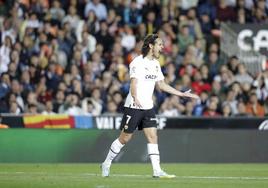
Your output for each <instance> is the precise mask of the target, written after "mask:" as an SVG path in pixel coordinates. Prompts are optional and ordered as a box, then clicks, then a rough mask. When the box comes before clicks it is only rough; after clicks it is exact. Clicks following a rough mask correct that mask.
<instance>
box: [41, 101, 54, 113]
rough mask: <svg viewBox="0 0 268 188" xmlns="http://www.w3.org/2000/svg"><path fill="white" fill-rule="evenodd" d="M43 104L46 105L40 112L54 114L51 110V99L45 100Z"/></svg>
mask: <svg viewBox="0 0 268 188" xmlns="http://www.w3.org/2000/svg"><path fill="white" fill-rule="evenodd" d="M45 106H46V107H45V110H44V111H42V114H44V115H54V114H56V113H55V112H54V111H53V103H52V101H46V104H45Z"/></svg>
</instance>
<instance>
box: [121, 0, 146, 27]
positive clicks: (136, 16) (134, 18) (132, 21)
mask: <svg viewBox="0 0 268 188" xmlns="http://www.w3.org/2000/svg"><path fill="white" fill-rule="evenodd" d="M141 22H142V14H141V10H140V9H138V6H137V2H136V0H131V2H130V5H129V6H126V7H125V9H124V23H125V24H126V25H129V26H130V27H133V26H136V25H138V24H140V23H141Z"/></svg>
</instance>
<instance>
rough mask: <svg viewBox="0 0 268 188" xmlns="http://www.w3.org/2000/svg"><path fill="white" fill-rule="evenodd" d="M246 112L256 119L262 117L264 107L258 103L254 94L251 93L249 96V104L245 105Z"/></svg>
mask: <svg viewBox="0 0 268 188" xmlns="http://www.w3.org/2000/svg"><path fill="white" fill-rule="evenodd" d="M246 112H247V113H249V114H251V115H253V116H257V117H264V115H265V110H264V106H263V105H261V104H260V103H259V102H258V98H257V95H256V93H254V92H251V93H250V94H249V102H248V103H247V105H246Z"/></svg>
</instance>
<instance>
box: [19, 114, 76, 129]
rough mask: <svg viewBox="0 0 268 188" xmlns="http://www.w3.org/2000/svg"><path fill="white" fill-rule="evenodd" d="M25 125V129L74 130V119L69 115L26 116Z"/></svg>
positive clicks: (24, 118)
mask: <svg viewBox="0 0 268 188" xmlns="http://www.w3.org/2000/svg"><path fill="white" fill-rule="evenodd" d="M23 123H24V127H25V128H55V129H69V128H74V118H73V116H69V115H25V116H24V117H23Z"/></svg>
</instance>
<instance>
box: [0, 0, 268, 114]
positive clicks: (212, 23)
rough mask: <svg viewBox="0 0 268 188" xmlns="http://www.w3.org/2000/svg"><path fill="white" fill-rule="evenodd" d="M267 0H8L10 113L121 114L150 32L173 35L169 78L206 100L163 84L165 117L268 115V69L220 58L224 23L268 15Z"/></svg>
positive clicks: (3, 54)
mask: <svg viewBox="0 0 268 188" xmlns="http://www.w3.org/2000/svg"><path fill="white" fill-rule="evenodd" d="M267 8H268V1H264V0H256V1H255V0H219V1H217V0H214V1H213V0H199V1H198V0H103V1H100V0H68V1H67V0H10V1H4V0H1V1H0V27H1V31H0V35H1V36H0V39H1V47H0V75H1V80H0V112H1V113H12V114H22V113H42V114H54V113H64V114H70V115H82V114H90V115H100V114H115V113H120V112H121V110H122V108H123V104H124V98H125V96H126V95H127V91H128V87H129V75H128V65H129V63H130V62H131V60H132V59H133V58H134V57H136V56H137V55H139V54H140V48H141V45H142V39H143V38H144V37H145V36H146V35H147V34H150V33H158V35H159V36H160V37H161V38H162V39H163V40H164V50H163V55H162V56H161V58H160V63H161V66H162V69H163V73H164V74H165V76H166V82H168V83H169V84H171V85H173V86H174V87H175V88H177V89H179V90H181V91H186V90H188V89H192V91H193V92H195V93H197V94H198V95H199V96H200V100H197V101H194V100H186V99H183V98H179V97H177V96H169V95H167V94H166V93H162V92H160V91H159V90H158V89H156V91H155V95H154V101H155V104H156V105H155V106H156V110H157V112H158V114H160V115H165V116H222V117H230V116H258V117H263V116H265V115H266V114H268V70H264V71H262V72H259V73H257V74H256V75H252V74H250V73H249V71H248V70H247V67H246V66H245V65H244V64H243V63H241V62H240V61H239V59H238V58H237V57H236V56H233V57H230V58H229V59H228V60H227V61H226V60H223V59H222V58H221V56H220V49H219V27H220V23H221V22H233V23H240V24H244V23H262V24H264V23H267V21H268V17H267V16H268V9H267Z"/></svg>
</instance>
